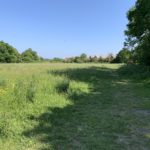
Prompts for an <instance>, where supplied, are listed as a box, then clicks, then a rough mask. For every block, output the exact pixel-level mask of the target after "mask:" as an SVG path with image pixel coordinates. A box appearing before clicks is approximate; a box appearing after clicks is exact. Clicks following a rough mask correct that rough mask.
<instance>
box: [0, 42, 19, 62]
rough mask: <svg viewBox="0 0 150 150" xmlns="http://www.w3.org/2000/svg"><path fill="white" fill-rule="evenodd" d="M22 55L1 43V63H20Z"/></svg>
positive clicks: (6, 44)
mask: <svg viewBox="0 0 150 150" xmlns="http://www.w3.org/2000/svg"><path fill="white" fill-rule="evenodd" d="M19 58H20V54H19V53H18V51H17V50H16V49H15V48H14V47H12V46H11V45H9V44H8V43H5V42H3V41H0V62H3V63H16V62H19Z"/></svg>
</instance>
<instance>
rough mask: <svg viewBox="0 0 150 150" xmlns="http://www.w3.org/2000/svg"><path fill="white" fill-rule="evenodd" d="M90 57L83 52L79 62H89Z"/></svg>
mask: <svg viewBox="0 0 150 150" xmlns="http://www.w3.org/2000/svg"><path fill="white" fill-rule="evenodd" d="M87 60H88V58H87V55H86V54H85V53H82V54H81V55H80V58H79V62H87Z"/></svg>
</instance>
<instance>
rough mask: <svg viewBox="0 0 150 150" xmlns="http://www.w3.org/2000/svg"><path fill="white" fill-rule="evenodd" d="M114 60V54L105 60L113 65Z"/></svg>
mask: <svg viewBox="0 0 150 150" xmlns="http://www.w3.org/2000/svg"><path fill="white" fill-rule="evenodd" d="M113 59H114V56H113V54H112V53H110V54H108V56H107V57H106V58H105V60H106V62H109V63H111V62H112V61H113Z"/></svg>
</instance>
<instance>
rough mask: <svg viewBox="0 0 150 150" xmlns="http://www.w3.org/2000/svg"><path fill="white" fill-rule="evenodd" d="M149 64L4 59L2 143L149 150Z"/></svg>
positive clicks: (14, 147)
mask: <svg viewBox="0 0 150 150" xmlns="http://www.w3.org/2000/svg"><path fill="white" fill-rule="evenodd" d="M145 70H146V68H143V67H141V68H140V67H139V68H138V67H137V66H125V65H119V64H65V63H62V64H59V63H56V64H53V63H52V64H50V63H39V64H38V63H32V64H30V63H29V64H0V149H1V150H149V149H150V69H147V71H145ZM137 72H138V73H137Z"/></svg>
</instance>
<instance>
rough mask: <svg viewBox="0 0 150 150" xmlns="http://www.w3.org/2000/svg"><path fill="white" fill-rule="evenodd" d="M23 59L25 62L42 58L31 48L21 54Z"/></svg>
mask: <svg viewBox="0 0 150 150" xmlns="http://www.w3.org/2000/svg"><path fill="white" fill-rule="evenodd" d="M21 59H22V61H23V62H34V61H39V60H40V58H39V56H38V55H37V52H36V51H33V50H32V49H31V48H29V49H27V50H25V51H24V52H23V53H22V54H21Z"/></svg>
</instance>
